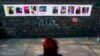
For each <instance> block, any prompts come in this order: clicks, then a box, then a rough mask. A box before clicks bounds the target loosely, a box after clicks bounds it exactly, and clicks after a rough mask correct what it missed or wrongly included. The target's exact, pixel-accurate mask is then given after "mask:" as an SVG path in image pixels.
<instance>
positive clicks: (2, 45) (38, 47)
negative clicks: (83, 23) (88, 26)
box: [0, 38, 100, 56]
mask: <svg viewBox="0 0 100 56" xmlns="http://www.w3.org/2000/svg"><path fill="white" fill-rule="evenodd" d="M55 39H56V40H57V42H58V45H59V53H60V54H62V55H63V56H100V41H99V42H96V38H92V39H88V38H55ZM43 41H44V38H33V39H8V40H5V41H2V40H0V56H38V55H40V54H42V53H43V47H42V43H43Z"/></svg>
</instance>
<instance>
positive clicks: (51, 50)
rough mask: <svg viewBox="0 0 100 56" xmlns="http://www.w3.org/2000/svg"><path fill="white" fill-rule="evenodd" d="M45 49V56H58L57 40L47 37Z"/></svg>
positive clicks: (44, 44)
mask: <svg viewBox="0 0 100 56" xmlns="http://www.w3.org/2000/svg"><path fill="white" fill-rule="evenodd" d="M43 48H44V55H45V56H57V54H58V45H57V42H56V40H54V39H52V38H50V37H46V39H45V41H44V43H43Z"/></svg>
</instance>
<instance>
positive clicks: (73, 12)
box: [4, 5, 92, 16]
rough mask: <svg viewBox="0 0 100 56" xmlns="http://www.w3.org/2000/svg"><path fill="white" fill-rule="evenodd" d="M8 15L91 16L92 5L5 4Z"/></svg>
mask: <svg viewBox="0 0 100 56" xmlns="http://www.w3.org/2000/svg"><path fill="white" fill-rule="evenodd" d="M4 9H5V15H6V16H90V14H91V9H92V5H4Z"/></svg>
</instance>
